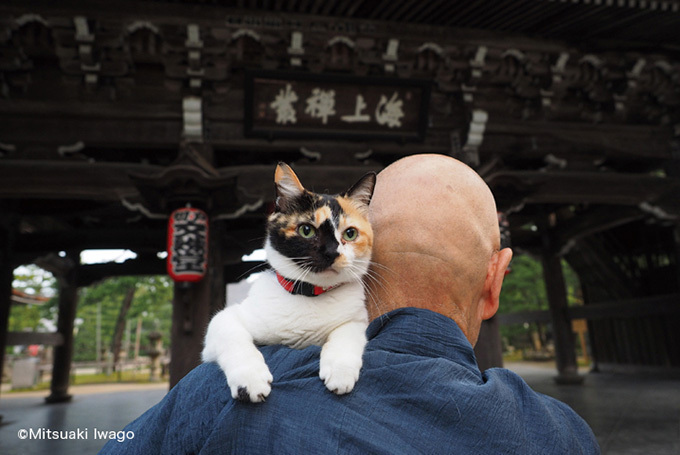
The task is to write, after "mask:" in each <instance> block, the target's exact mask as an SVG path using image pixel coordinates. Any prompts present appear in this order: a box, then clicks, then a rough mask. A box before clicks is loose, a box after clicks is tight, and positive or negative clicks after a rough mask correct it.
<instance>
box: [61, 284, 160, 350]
mask: <svg viewBox="0 0 680 455" xmlns="http://www.w3.org/2000/svg"><path fill="white" fill-rule="evenodd" d="M131 288H135V293H134V298H133V300H132V305H131V307H130V310H129V311H128V313H127V317H126V320H127V321H132V322H131V323H130V324H131V325H132V326H133V327H136V321H137V319H138V318H141V320H142V332H141V339H140V345H141V346H142V347H146V345H148V339H146V335H147V334H148V333H149V332H150V331H153V330H159V331H160V332H161V333H162V334H163V340H164V344H165V345H166V346H167V345H169V341H170V327H171V323H172V293H173V285H172V280H170V279H169V278H168V277H167V276H145V277H115V278H108V279H106V280H103V281H100V282H99V283H96V284H94V285H92V286H90V287H87V288H83V289H81V291H80V298H79V303H78V311H77V315H76V318H77V320H78V322H80V324H79V325H78V329H77V333H76V336H75V339H74V347H75V349H74V360H76V361H92V360H95V359H96V358H97V352H96V338H97V313H98V312H99V313H100V320H101V327H100V330H101V332H100V333H101V346H102V348H104V349H106V348H108V347H110V346H111V341H112V338H113V335H114V329H115V324H116V319H117V317H118V313H119V312H120V307H121V305H122V303H123V300H124V298H125V295H126V293H127V292H128V290H129V289H131ZM135 337H136V331H135V330H134V329H133V330H132V333H131V344H132V345H134V343H135Z"/></svg>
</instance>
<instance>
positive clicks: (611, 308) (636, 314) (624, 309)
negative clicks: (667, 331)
mask: <svg viewBox="0 0 680 455" xmlns="http://www.w3.org/2000/svg"><path fill="white" fill-rule="evenodd" d="M567 314H568V316H569V319H588V320H590V321H594V320H601V319H612V318H641V317H647V316H663V315H670V314H680V294H669V295H661V296H652V297H643V298H638V299H627V300H622V301H616V302H601V303H592V304H590V305H584V306H575V307H570V308H569V310H568V311H567Z"/></svg>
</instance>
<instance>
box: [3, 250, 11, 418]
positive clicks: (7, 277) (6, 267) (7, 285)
mask: <svg viewBox="0 0 680 455" xmlns="http://www.w3.org/2000/svg"><path fill="white" fill-rule="evenodd" d="M7 251H8V250H7V249H1V250H0V378H2V373H3V367H4V365H5V348H6V346H7V331H8V329H9V312H10V308H11V305H12V281H13V280H14V269H13V267H12V266H11V265H10V263H9V258H8V257H7V256H8V255H7V254H6V253H7ZM0 421H2V416H1V415H0Z"/></svg>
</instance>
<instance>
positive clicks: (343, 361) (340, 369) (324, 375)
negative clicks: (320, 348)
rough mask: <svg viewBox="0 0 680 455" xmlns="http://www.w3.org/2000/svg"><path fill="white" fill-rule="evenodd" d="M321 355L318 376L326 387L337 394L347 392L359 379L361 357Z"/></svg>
mask: <svg viewBox="0 0 680 455" xmlns="http://www.w3.org/2000/svg"><path fill="white" fill-rule="evenodd" d="M328 357H329V356H325V357H324V356H322V358H321V362H320V368H319V377H320V378H321V380H322V381H323V382H324V384H325V385H326V388H327V389H328V390H330V391H331V392H333V393H335V394H337V395H344V394H345V393H349V392H351V391H352V389H353V388H354V384H356V382H357V380H358V379H359V372H360V371H361V359H358V360H357V359H350V358H328Z"/></svg>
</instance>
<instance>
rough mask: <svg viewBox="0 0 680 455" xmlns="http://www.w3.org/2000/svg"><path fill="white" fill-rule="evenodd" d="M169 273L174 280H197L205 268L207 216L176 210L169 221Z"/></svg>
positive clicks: (188, 210) (195, 212)
mask: <svg viewBox="0 0 680 455" xmlns="http://www.w3.org/2000/svg"><path fill="white" fill-rule="evenodd" d="M167 267H168V275H170V277H172V279H173V280H175V281H190V282H196V281H200V280H201V279H202V278H203V277H204V276H205V273H206V271H207V270H208V215H207V214H206V213H205V212H204V211H203V210H199V209H195V208H190V207H186V208H182V209H177V210H175V211H174V212H172V213H171V214H170V221H169V222H168V258H167Z"/></svg>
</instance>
